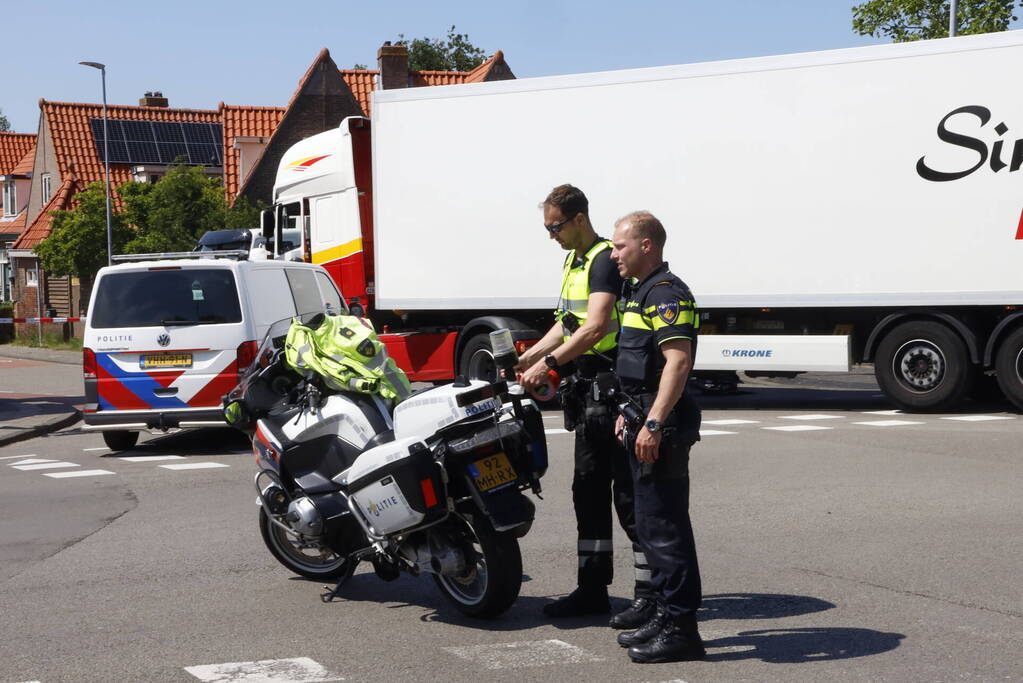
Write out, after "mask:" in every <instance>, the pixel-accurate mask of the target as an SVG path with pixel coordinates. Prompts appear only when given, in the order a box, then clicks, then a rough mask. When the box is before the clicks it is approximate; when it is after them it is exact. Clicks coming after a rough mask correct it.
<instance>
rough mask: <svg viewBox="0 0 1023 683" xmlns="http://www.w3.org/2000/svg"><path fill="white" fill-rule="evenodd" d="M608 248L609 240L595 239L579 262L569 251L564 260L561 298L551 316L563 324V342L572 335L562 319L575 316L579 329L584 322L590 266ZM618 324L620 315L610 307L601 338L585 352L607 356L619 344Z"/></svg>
mask: <svg viewBox="0 0 1023 683" xmlns="http://www.w3.org/2000/svg"><path fill="white" fill-rule="evenodd" d="M610 248H611V242H610V241H608V240H603V239H602V240H597V241H596V242H595V243H594V244H593V246H592V247H590V248H589V249H588V250H587V251H586V254H584V255H583V257H582V262H581V263H579V262H578V261H577V259H576V255H575V251H572V252H569V254H568V257H567V258H566V259H565V270H564V272H563V273H562V276H561V297H560V298H559V299H558V307H557V309H555V311H554V317H555V318H556V319H557V320H559V321H561V323H562V334H563V339H564V340H565V341H568V339H569V337H571V336H572V333H571V332H570V331H569V330H568V328H567V327H566V326H565V318H566V317H567V316H568V315H569V314H571V315H573V316H575V318H576V320H578V322H579V326H582V324H583V323H585V322H586V317H587V315H588V311H587V308H588V304H589V300H590V267H591V266H592V265H593V259H594V258H596V256H597V254H599V253H601V252H603V251H606V250H608V249H610ZM621 323H622V314H621V311H620V310H619V309H618V306H617V304H616V305H615V306H612V307H611V318H610V319H609V320H608V321H607V329H606V330H605V333H604V336H603V337H601V339H600V341H598V342H597V343H596V345H594V347H593V348H592V349H588V350H587V351H586V353H587V354H590V355H593V352H594V351H599V352H600V353H607V352H608V351H611V350H613V349H614V348H615V346H617V345H618V330H619V329H620V328H621ZM574 329H578V328H574Z"/></svg>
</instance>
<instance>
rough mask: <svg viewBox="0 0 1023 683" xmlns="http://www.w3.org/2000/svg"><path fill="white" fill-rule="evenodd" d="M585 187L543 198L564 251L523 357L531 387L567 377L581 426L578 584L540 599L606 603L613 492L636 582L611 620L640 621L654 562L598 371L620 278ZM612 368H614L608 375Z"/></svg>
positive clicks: (576, 486) (614, 328)
mask: <svg viewBox="0 0 1023 683" xmlns="http://www.w3.org/2000/svg"><path fill="white" fill-rule="evenodd" d="M588 212H589V202H588V201H587V199H586V195H584V194H583V193H582V191H581V190H579V189H578V188H576V187H573V186H571V185H561V186H559V187H556V188H554V190H552V191H551V193H550V195H548V197H547V199H546V200H544V203H543V216H544V227H546V228H547V231H548V233H549V235H550V238H551V239H552V240H554V241H556V242H557V243H558V244H559V245H560V246H561V248H562V249H565V250H566V251H568V252H569V253H568V254H567V255H566V258H565V263H564V267H563V273H562V282H561V295H560V297H559V300H558V308H557V310H556V311H555V312H554V315H555V318H556V321H555V324H554V326H553V327H551V329H550V330H549V331H548V332H547V334H545V335H544V337H543V339H541V340H540V341H539V342H538V343H537V344H536V345H535V346H533V347H532V348H531V349H530V350H529V351H527V352H526V353H524V354H523V355H522V357H521V358H520V363H519V370H520V371H523V372H524V375H523V377H522V378H521V383H522V385H523V386H525V387H526V388H534V387H536V386H538V385H540V384H541V383H542V382H544V381H545V380H546V377H547V374H548V370H549V369H550V368H553V369H556V370H558V371H559V373H560V374H561V375H562V377H564V378H565V379H564V381H563V382H562V385H561V388H560V389H559V393H560V395H561V399H562V405H563V407H564V409H565V428H566V429H569V430H570V431H571V430H574V431H575V471H574V475H573V479H572V502H573V504H574V507H575V516H576V526H577V530H578V544H577V554H578V574H577V588H576V589H575V590H574V591H573V592H572V593H570V594H569V595H567V596H565V597H563V598H561V599H559V600H557V601H555V602H553V603H549V604H547V605H545V606H544V612H545V613H546V614H547V615H548V616H550V617H571V616H579V615H585V614H606V613H608V612H610V602H609V599H608V592H607V586H608V584H610V583H611V579H612V576H613V555H612V546H611V524H612V522H611V508H612V501H613V505H614V508H615V510H616V511H617V513H618V519H619V521H620V522H621V525H622V527H623V528H624V529H625V532H626V534H627V535H628V536H629V538H630V539H631V540H632V541H633V552H634V557H635V559H636V586H635V600H634V602H633V604H632V605H631V606H630V607H629V608H628V609H626V610H624V611H623V612H620V613H619V614H616V615H615V616H614V617H612V619H611V626H612V627H615V628H622V629H625V628H636V627H637V626H639V625H641V624H642V623H644V622H645V621H646V620H647V619H648V618H649V617H650V616H652V615H653V613H654V609H653V604H654V603H653V601H652V600H651V599H650V598H651V593H650V587H649V574H650V572H649V568H648V567H647V566H646V560H645V558H644V557H643V555H642V553H641V552H640V551H639V547H638V546H637V545H636V534H635V524H634V512H633V499H632V479H631V475H630V473H629V469H628V464H627V461H626V456H625V450H624V448H623V446H622V445H621V444H620V443H619V441H618V440H617V439H616V438H615V437H614V418H615V414H616V406H615V404H614V402H613V400H611V399H610V397H607V396H601V394H600V390H599V388H598V386H597V382H596V378H597V375H599V374H600V373H610V372H611V371H612V370H613V368H612V364H613V358H614V355H615V353H616V351H617V337H618V331H619V327H620V325H621V312H620V310H619V308H618V306H617V300H618V297H619V294H620V293H621V287H622V282H623V281H622V277H621V275H620V274H619V273H618V269H617V267H616V266H615V265H614V264H613V263H612V262H611V259H610V254H611V243H610V242H609V241H608V240H607V239H604V238H602V237H599V236H598V235H597V233H596V232H595V231H594V229H593V226H592V225H591V223H590V219H589V215H588ZM608 376H610V375H609V374H608Z"/></svg>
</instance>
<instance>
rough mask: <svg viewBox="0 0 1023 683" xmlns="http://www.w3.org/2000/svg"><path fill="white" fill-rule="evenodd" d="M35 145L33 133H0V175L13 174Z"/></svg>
mask: <svg viewBox="0 0 1023 683" xmlns="http://www.w3.org/2000/svg"><path fill="white" fill-rule="evenodd" d="M35 147H36V136H35V134H34V133H0V175H13V174H14V170H15V169H16V168H20V167H21V161H22V160H23V159H24V158H25V156H26V155H28V154H29V153H31V152H32V151H33V150H35ZM29 170H31V168H30V169H29Z"/></svg>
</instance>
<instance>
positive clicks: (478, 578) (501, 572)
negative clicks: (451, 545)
mask: <svg viewBox="0 0 1023 683" xmlns="http://www.w3.org/2000/svg"><path fill="white" fill-rule="evenodd" d="M453 520H454V523H455V528H454V533H455V535H456V539H457V542H458V543H459V544H460V545H461V548H462V551H463V552H464V553H465V556H466V568H465V571H464V572H463V573H461V574H459V575H453V576H446V575H444V574H434V575H433V580H434V581H436V582H437V586H438V587H439V588H440V591H441V593H442V594H443V595H444V597H445V598H447V599H448V600H450V601H451V602H452V603H453V604H454V606H455V608H456V609H458V611H459V612H462V613H463V614H467V615H469V616H471V617H479V618H490V617H496V616H497V615H499V614H501V613H502V612H504V611H505V610H507V609H508V608H509V607H511V606H512V603H514V602H515V599H516V598H518V597H519V589H520V588H522V555H521V553H520V552H519V541H518V539H516V538H515V537H513V536H511V535H510V534H507V533H498V532H496V531H494V528H493V527H492V526H491V525H490V522H489V521H487V520H486V519H484V518H480V517H476V518H474V519H473V520H469V519H466V518H465V517H462V516H460V515H459V516H453Z"/></svg>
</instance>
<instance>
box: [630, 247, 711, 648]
mask: <svg viewBox="0 0 1023 683" xmlns="http://www.w3.org/2000/svg"><path fill="white" fill-rule="evenodd" d="M698 327H699V318H698V316H697V312H696V305H695V302H694V300H693V295H692V293H691V292H690V291H689V288H688V287H687V286H686V285H685V283H684V282H682V280H680V279H679V278H678V277H676V276H675V275H674V274H672V273H671V272H670V271H669V270H668V264H667V263H662V264H661V265H660V266H658V268H657V269H656V270H655V271H654V272H653V273H651V274H650V275H649V276H648V277H646V278H644V280H643V281H642V282H640V283H638V284H637V285H636V286H634V287H632V288H631V291H630V292H627V301H626V306H625V315H624V316H623V321H622V333H621V336H620V337H619V341H618V360H617V363H616V368H615V369H616V373H617V375H618V378H619V381H620V382H621V386H622V389H623V390H624V391H625V392H626V393H627V394H629V395H630V396H632V397H633V398H634V399H636V400H637V401H638V402H639V403H641V404H642V408H643V414H644V415H645V414H646V413H647V412H648V411H649V410H650V408H651V406H652V405H653V402H654V397H655V396H656V394H657V390H658V385H659V382H660V379H661V372H662V370H663V369H664V364H665V361H664V356H663V354H662V353H661V351H660V345H661V344H663V343H664V342H667V341H669V340H672V339H688V340H690V341H691V342H692V355H693V357H694V358H695V356H696V342H697V339H696V337H697V329H698ZM638 431H639V427H637V426H636V425H632V426H631V427H630V428H628V429H627V435H626V446H627V448H628V451H629V456H630V457H629V462H630V466H631V468H632V473H633V477H634V480H633V482H634V490H635V499H636V531H637V533H638V534H639V541H640V545H641V546H642V548H643V550H644V551H645V553H646V558H647V562H648V563H649V565H650V567H651V582H652V584H653V591H654V595H655V598H656V600H657V603H658V612H657V615H656V616H655V617H654V619H653V620H652V623H650V624H648V625H647V626H646V631H644V627H641V628H640V629H639V630H637V631H634V632H626V633H623V634H621V636H619V643H621V644H623V645H632V646H633V647H632V648H631V649H630V650H629V655H630V657H632V658H633V659H636V660H638V661H669V660H671V659H679V658H682V659H694V658H698V657H702V656H703V645H702V642H700V640H699V634H698V632H697V629H696V616H695V615H696V610H697V609H698V608H699V607H700V601H701V586H700V569H699V565H698V563H697V557H696V544H695V542H694V540H693V529H692V525H691V523H690V519H689V449H690V447H691V446H692V444H693V443H695V442H696V441H698V440H699V438H700V436H699V433H700V410H699V407H697V405H696V404H695V402H694V401H693V400H692V398H691V397H690V396H689V394H688V392H685V391H683V394H682V397H681V398H680V399H679V401H678V402H677V403H676V405H675V406H674V408H673V409H672V411H671V413H670V415H669V416H668V417H667V418H666V419H665V420H664V425H663V429H662V436H661V443H660V448H659V451H658V456H657V460H656V461H655V462H654V463H653V464H652V465H650V464H646V465H644V464H641V463H639V462H638V461H637V460H636V458H635V450H634V449H635V437H636V434H637V433H638ZM666 633H667V634H668V635H669V636H671V635H672V634H674V636H678V635H679V634H680V633H681V638H682V640H683V641H684V642H683V645H681V646H676V647H675V648H674V650H672V648H671V647H670V645H671V643H676V641H677V640H678V638H676V641H671V642H669V644H668V645H669V647H665V646H664V642H661V643H660V649H657V648H654V649H655V650H656V652H655V653H654V654H655V655H656V656H658V657H660V656H661V655H663V654H664V652H665V651H666V650H667V651H668V653H669V656H668V657H667V658H666V659H665V658H663V657H662V658H660V659H654V658H646V657H645V654H646V653H645V651H643V650H642V649H641V650H640V651H639V652H637V648H643V647H644V646H646V647H647V648H648V649H649V648H650V647H654V645H655V643H654V640H656V639H657V638H661V639H662V641H663V640H664V637H665V634H666ZM637 635H638V636H640V637H639V639H638V640H637V639H636V636H637ZM676 645H677V643H676ZM679 652H681V653H682V656H673V655H677V654H678V653H679Z"/></svg>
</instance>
